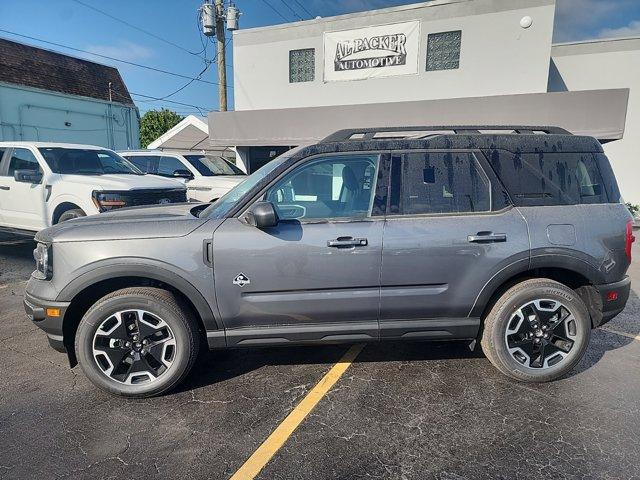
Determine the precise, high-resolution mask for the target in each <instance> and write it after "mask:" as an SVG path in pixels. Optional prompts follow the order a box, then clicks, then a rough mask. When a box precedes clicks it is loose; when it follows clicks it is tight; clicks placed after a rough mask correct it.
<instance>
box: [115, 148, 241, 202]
mask: <svg viewBox="0 0 640 480" xmlns="http://www.w3.org/2000/svg"><path fill="white" fill-rule="evenodd" d="M119 153H120V155H122V156H123V157H125V158H126V159H128V160H129V161H131V162H132V163H133V164H135V166H136V167H138V168H139V169H140V170H142V171H143V172H145V173H152V174H154V175H161V176H165V177H173V178H180V179H182V181H184V182H185V183H186V185H187V196H188V197H189V200H190V201H197V202H214V201H216V200H217V199H218V198H220V197H221V196H223V195H224V194H225V193H227V192H228V191H229V190H231V189H232V188H233V187H235V186H236V185H237V184H239V183H240V182H242V181H244V180H245V179H246V178H247V176H246V174H245V173H244V172H243V171H242V170H240V169H239V168H238V167H236V166H235V165H234V164H232V163H231V162H229V161H228V160H226V159H225V158H223V157H220V156H216V155H208V154H202V153H194V152H168V151H163V150H129V151H126V152H119Z"/></svg>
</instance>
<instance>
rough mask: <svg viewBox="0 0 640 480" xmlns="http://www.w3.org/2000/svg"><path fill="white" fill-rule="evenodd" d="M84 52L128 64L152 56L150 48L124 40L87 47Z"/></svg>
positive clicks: (152, 52)
mask: <svg viewBox="0 0 640 480" xmlns="http://www.w3.org/2000/svg"><path fill="white" fill-rule="evenodd" d="M85 50H87V51H89V52H91V53H97V54H99V55H106V56H108V57H113V58H118V59H120V60H126V61H128V62H136V61H140V60H146V59H148V58H151V57H153V56H154V51H153V50H151V49H150V48H147V47H144V46H142V45H139V44H137V43H133V42H129V41H126V40H125V41H120V42H118V43H117V44H115V45H89V46H87V47H86V48H85Z"/></svg>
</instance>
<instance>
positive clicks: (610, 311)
mask: <svg viewBox="0 0 640 480" xmlns="http://www.w3.org/2000/svg"><path fill="white" fill-rule="evenodd" d="M595 287H596V290H597V291H598V293H599V296H600V301H601V302H602V303H601V305H602V310H601V311H602V316H601V318H594V319H593V326H594V328H595V327H600V326H601V325H604V324H605V323H607V322H609V321H610V320H611V319H613V318H614V317H615V316H616V315H618V314H619V313H621V312H622V310H624V307H625V306H626V304H627V301H628V300H629V294H630V292H631V278H629V277H625V278H623V279H622V280H620V281H619V282H615V283H607V284H604V285H596V286H595Z"/></svg>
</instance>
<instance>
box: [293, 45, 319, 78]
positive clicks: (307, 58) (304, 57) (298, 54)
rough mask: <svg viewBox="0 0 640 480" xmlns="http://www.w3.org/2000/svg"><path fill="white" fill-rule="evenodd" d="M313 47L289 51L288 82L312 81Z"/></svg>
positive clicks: (313, 70) (314, 74) (314, 64)
mask: <svg viewBox="0 0 640 480" xmlns="http://www.w3.org/2000/svg"><path fill="white" fill-rule="evenodd" d="M315 57H316V51H315V49H314V48H305V49H303V50H291V51H289V83H298V82H313V80H315V77H316V59H315Z"/></svg>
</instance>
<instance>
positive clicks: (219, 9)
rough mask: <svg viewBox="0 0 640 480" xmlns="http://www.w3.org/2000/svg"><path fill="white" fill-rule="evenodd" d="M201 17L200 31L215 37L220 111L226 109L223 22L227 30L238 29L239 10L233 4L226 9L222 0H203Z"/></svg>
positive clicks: (225, 63) (225, 62) (225, 64)
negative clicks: (212, 0)
mask: <svg viewBox="0 0 640 480" xmlns="http://www.w3.org/2000/svg"><path fill="white" fill-rule="evenodd" d="M200 12H201V19H202V33H204V34H205V35H206V36H207V37H212V36H214V35H215V37H216V57H217V59H218V98H219V104H220V111H221V112H226V111H227V61H226V51H225V47H226V45H225V32H224V27H225V22H226V24H227V30H230V31H233V30H237V29H238V18H239V17H240V15H241V14H240V10H238V8H237V7H236V6H235V5H234V4H232V3H231V4H229V6H228V7H227V9H226V10H225V8H224V0H214V3H211V0H205V2H204V3H203V4H202V7H201V8H200Z"/></svg>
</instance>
